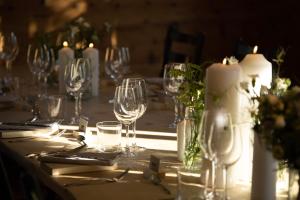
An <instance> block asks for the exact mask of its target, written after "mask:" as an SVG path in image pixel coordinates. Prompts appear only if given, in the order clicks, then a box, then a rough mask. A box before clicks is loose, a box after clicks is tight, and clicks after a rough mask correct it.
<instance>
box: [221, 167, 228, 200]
mask: <svg viewBox="0 0 300 200" xmlns="http://www.w3.org/2000/svg"><path fill="white" fill-rule="evenodd" d="M222 168H223V184H224V199H225V200H227V184H228V183H227V181H228V180H227V167H226V166H225V165H222Z"/></svg>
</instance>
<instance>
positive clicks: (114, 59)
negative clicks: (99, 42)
mask: <svg viewBox="0 0 300 200" xmlns="http://www.w3.org/2000/svg"><path fill="white" fill-rule="evenodd" d="M104 62H105V72H106V74H107V75H109V76H110V78H111V79H112V80H113V81H114V83H115V85H116V86H118V85H119V84H120V81H121V80H122V78H123V74H124V73H123V70H124V69H122V67H123V58H122V54H121V50H120V49H119V48H116V47H108V48H107V49H106V52H105V60H104Z"/></svg>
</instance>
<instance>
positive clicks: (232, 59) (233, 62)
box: [226, 56, 239, 65]
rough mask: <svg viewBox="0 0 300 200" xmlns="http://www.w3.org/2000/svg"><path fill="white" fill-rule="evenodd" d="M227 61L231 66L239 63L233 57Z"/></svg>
mask: <svg viewBox="0 0 300 200" xmlns="http://www.w3.org/2000/svg"><path fill="white" fill-rule="evenodd" d="M226 58H227V57H226ZM227 61H228V63H229V64H230V65H232V64H237V63H239V61H238V59H236V58H235V57H234V56H231V57H230V58H227Z"/></svg>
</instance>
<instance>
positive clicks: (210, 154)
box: [200, 109, 235, 199]
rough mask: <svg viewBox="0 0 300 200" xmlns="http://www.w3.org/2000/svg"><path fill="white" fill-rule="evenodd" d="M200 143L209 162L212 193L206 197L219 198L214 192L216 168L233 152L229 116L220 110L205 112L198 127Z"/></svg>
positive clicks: (231, 127) (232, 136)
mask: <svg viewBox="0 0 300 200" xmlns="http://www.w3.org/2000/svg"><path fill="white" fill-rule="evenodd" d="M200 143H201V145H200V146H201V148H202V150H203V152H204V156H205V158H206V159H208V160H210V161H211V178H212V179H211V180H212V181H211V187H212V192H211V193H209V194H208V196H209V198H213V199H215V198H218V197H220V194H219V193H217V191H216V168H217V166H218V165H221V166H222V162H221V160H222V159H223V160H224V161H225V159H224V158H225V157H227V156H229V155H230V153H232V152H233V151H232V149H233V148H234V144H235V138H234V132H233V125H232V121H231V115H230V114H229V113H228V112H226V111H225V110H222V109H221V110H210V111H205V112H204V113H203V115H202V119H201V125H200ZM224 164H225V162H224ZM223 166H224V165H223Z"/></svg>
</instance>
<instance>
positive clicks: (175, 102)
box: [173, 96, 178, 124]
mask: <svg viewBox="0 0 300 200" xmlns="http://www.w3.org/2000/svg"><path fill="white" fill-rule="evenodd" d="M173 101H174V112H175V119H174V124H176V123H177V122H178V100H177V98H176V96H173Z"/></svg>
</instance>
